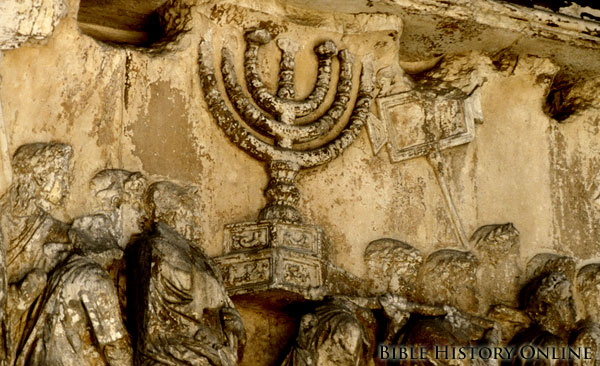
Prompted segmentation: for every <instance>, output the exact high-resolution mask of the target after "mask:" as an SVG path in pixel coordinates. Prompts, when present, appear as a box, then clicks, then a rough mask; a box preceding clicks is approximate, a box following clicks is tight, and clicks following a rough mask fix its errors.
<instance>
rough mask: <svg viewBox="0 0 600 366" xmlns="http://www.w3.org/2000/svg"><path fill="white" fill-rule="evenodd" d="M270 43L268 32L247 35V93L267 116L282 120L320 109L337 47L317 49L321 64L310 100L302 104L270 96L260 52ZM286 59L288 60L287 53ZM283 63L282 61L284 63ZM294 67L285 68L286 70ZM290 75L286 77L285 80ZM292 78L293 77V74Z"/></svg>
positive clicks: (324, 45) (329, 44) (329, 45)
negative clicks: (283, 117) (261, 71)
mask: <svg viewBox="0 0 600 366" xmlns="http://www.w3.org/2000/svg"><path fill="white" fill-rule="evenodd" d="M270 41H271V35H270V33H268V32H267V31H266V30H263V29H259V30H255V31H251V32H248V33H246V42H247V45H246V51H245V53H244V59H245V63H244V71H245V77H246V84H247V86H248V91H250V94H251V95H252V98H253V99H254V101H255V102H256V104H257V105H258V106H259V107H260V108H262V109H263V110H265V111H266V112H267V113H269V114H271V115H274V116H282V115H284V114H285V113H290V112H291V113H293V115H294V116H295V117H301V116H306V115H308V114H310V113H312V112H314V111H315V110H317V109H318V108H319V106H320V105H321V104H322V103H323V101H324V100H325V96H326V95H327V92H328V90H329V84H330V82H331V59H332V57H333V56H335V55H337V52H338V51H337V47H336V45H335V43H333V41H325V42H323V43H322V44H320V45H318V46H317V47H315V54H316V55H317V58H318V60H319V64H318V70H317V81H316V83H315V87H314V88H313V90H312V92H311V93H310V95H309V96H308V97H306V98H305V99H304V100H302V101H296V100H288V99H285V98H280V97H278V96H275V95H273V94H271V93H270V92H269V91H268V89H267V87H266V86H265V84H264V83H263V82H262V79H261V77H260V75H259V72H258V63H259V62H258V50H259V48H260V46H262V45H264V44H267V43H269V42H270ZM283 57H284V58H289V57H290V56H289V52H288V55H286V52H284V55H283ZM282 62H283V61H282ZM290 66H291V65H288V64H286V66H284V67H285V68H289V67H290ZM289 75H290V74H289V73H286V76H285V78H289V77H290V76H289ZM292 75H293V74H292Z"/></svg>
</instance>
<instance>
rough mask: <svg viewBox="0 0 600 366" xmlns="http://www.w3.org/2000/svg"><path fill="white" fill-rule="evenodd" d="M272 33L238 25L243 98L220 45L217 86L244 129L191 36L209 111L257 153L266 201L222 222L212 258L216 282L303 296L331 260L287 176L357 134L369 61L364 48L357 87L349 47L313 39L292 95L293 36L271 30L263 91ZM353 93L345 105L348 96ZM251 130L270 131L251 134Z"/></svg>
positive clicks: (321, 160)
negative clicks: (300, 87)
mask: <svg viewBox="0 0 600 366" xmlns="http://www.w3.org/2000/svg"><path fill="white" fill-rule="evenodd" d="M272 38H273V37H272V35H271V32H270V31H269V30H267V29H252V30H249V31H247V32H246V33H245V35H244V39H245V42H246V48H245V52H244V54H243V56H244V76H245V81H246V86H247V89H248V92H249V94H250V95H251V97H252V98H251V99H252V100H250V98H248V97H247V96H246V94H245V92H244V90H243V88H242V86H241V85H240V83H239V82H238V80H237V75H236V72H235V64H234V59H235V57H234V55H233V53H232V51H231V50H230V49H229V48H227V47H223V48H222V51H221V55H222V56H221V75H222V83H223V85H224V88H225V91H226V96H227V97H228V99H229V101H230V102H231V104H232V105H233V107H234V110H235V112H236V113H237V115H238V116H239V117H240V118H241V119H242V120H243V122H244V124H245V125H247V126H248V127H249V128H250V129H251V130H252V131H253V132H250V130H249V129H247V128H246V127H245V126H244V124H241V123H240V122H238V120H237V119H236V116H235V115H234V113H233V112H232V111H231V110H230V109H229V107H228V106H227V104H226V103H225V100H224V99H223V96H222V94H221V92H220V90H219V88H218V85H219V81H218V78H217V75H216V72H215V68H214V66H213V63H214V61H213V59H214V56H213V52H214V51H213V49H212V43H211V42H210V41H209V40H206V39H205V40H203V41H202V42H201V44H200V46H199V57H198V63H199V72H200V81H201V83H202V89H203V91H204V98H205V100H206V102H207V104H208V109H209V111H210V112H211V114H212V116H213V117H214V119H215V121H216V123H217V125H218V126H219V127H220V128H221V129H222V130H223V132H224V133H225V134H226V135H227V137H228V138H229V139H230V140H231V141H232V142H233V143H234V144H236V145H237V146H238V147H240V148H241V149H242V150H244V151H245V152H247V153H248V154H249V155H251V156H252V157H254V158H256V159H258V160H260V161H264V162H265V163H266V170H267V173H268V175H269V183H268V185H267V188H266V189H265V197H266V199H267V205H266V206H265V207H264V208H263V209H262V210H261V211H260V213H259V215H258V221H256V222H247V223H240V224H233V225H228V226H227V227H226V228H225V232H226V234H225V254H224V255H223V256H221V257H219V258H218V259H217V262H218V263H219V265H220V266H221V267H222V268H223V271H224V272H225V277H226V278H225V283H226V285H227V287H228V290H230V291H231V293H232V294H241V293H251V292H260V291H265V290H271V289H279V290H283V291H285V292H289V293H291V294H293V295H294V296H299V297H301V298H307V299H308V298H311V295H310V293H311V292H310V290H311V288H315V287H320V286H325V285H326V283H327V282H328V279H327V277H326V274H327V273H328V271H326V267H327V266H332V264H331V263H329V262H328V259H327V258H326V256H325V253H323V250H322V242H323V238H322V237H323V234H322V232H321V229H320V228H319V227H317V226H313V225H308V224H303V223H302V218H301V215H300V213H299V212H298V211H297V209H296V205H297V203H298V202H299V199H300V191H299V190H298V188H297V187H296V185H295V179H296V176H297V175H298V172H299V171H300V169H303V168H312V167H316V166H319V165H323V164H325V163H328V162H329V161H331V160H333V159H335V158H336V157H337V156H339V155H340V154H341V153H342V152H343V151H344V150H345V149H346V148H347V147H348V146H349V145H350V144H352V142H353V141H354V140H355V139H356V137H357V136H358V134H359V133H360V131H361V129H362V126H363V125H364V124H365V122H366V119H367V116H368V113H369V110H370V107H371V102H372V99H373V95H372V94H373V81H374V80H373V79H374V75H373V67H372V64H371V61H370V60H369V58H368V57H363V59H362V67H361V74H360V78H359V85H358V87H357V88H356V87H355V86H354V85H353V84H354V81H353V64H354V61H355V56H354V55H353V54H352V53H351V52H350V51H349V50H347V49H342V50H338V47H337V45H336V44H335V43H334V42H333V41H331V40H327V41H324V42H322V43H320V44H318V45H317V46H316V47H315V48H314V53H315V55H316V57H317V65H318V66H317V67H318V70H317V79H316V82H315V85H314V88H313V89H312V91H311V92H310V94H309V95H308V96H307V97H306V98H304V99H303V100H297V99H295V86H294V75H295V71H294V70H295V61H294V58H295V54H294V53H295V52H296V51H298V45H297V44H296V42H295V41H293V40H289V39H286V38H279V39H278V40H277V46H278V47H279V49H280V50H281V52H282V57H281V61H280V65H279V66H280V69H279V81H278V90H277V93H276V94H272V93H271V92H269V91H268V89H267V87H266V86H265V84H264V83H263V81H262V79H261V76H260V73H259V69H258V64H259V59H258V54H259V49H260V48H261V47H262V46H265V45H267V44H269V43H270V42H271V41H272ZM336 57H337V61H338V63H339V77H338V80H337V88H336V90H335V97H334V100H333V102H332V104H331V105H330V107H329V109H327V110H326V111H325V112H324V113H323V114H322V115H321V116H315V115H314V113H313V112H315V111H316V110H317V109H319V107H320V106H321V105H322V104H323V101H324V99H325V96H326V95H327V94H328V91H329V89H330V88H331V86H330V84H331V83H330V81H331V79H332V77H331V76H332V75H331V73H332V60H333V59H334V58H336ZM354 96H356V100H355V102H354V105H353V106H349V102H350V100H351V99H352V98H353V97H354ZM347 111H351V112H352V113H351V115H350V117H349V119H348V120H347V121H346V124H345V125H344V127H343V129H342V130H341V131H339V132H337V133H336V135H335V137H334V138H333V139H331V140H330V141H324V142H323V141H322V140H323V139H324V138H325V137H326V136H327V135H328V134H330V132H331V131H332V130H334V129H335V127H336V126H338V125H343V123H342V122H340V121H341V117H342V116H343V115H344V113H345V112H347ZM302 117H306V118H308V119H309V121H308V122H307V121H304V120H302ZM338 127H339V126H338ZM254 132H256V133H258V134H260V135H261V136H263V137H266V138H268V139H270V140H268V141H267V140H264V139H262V138H259V137H257V136H255V135H254ZM306 142H313V143H316V144H317V145H316V146H314V147H312V148H309V149H302V148H299V146H300V145H299V144H302V143H306ZM338 273H339V271H338ZM346 277H351V276H350V275H347V276H346ZM233 279H235V281H234V280H233Z"/></svg>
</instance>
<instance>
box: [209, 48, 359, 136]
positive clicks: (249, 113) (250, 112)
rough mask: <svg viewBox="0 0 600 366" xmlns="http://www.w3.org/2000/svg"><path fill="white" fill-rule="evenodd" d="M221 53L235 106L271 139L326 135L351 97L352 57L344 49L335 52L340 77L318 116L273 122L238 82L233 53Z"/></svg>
mask: <svg viewBox="0 0 600 366" xmlns="http://www.w3.org/2000/svg"><path fill="white" fill-rule="evenodd" d="M222 55H223V56H222V58H221V72H222V74H223V82H224V84H225V90H226V92H227V94H228V97H229V99H230V100H231V102H232V104H233V106H234V108H235V109H236V111H237V112H238V113H239V114H240V115H241V116H242V118H243V119H244V121H246V123H248V124H249V125H250V126H253V127H256V129H257V130H258V131H259V132H261V133H262V134H263V135H265V136H266V137H270V138H274V139H275V140H276V141H278V142H281V141H283V140H289V141H290V142H291V143H300V142H306V141H311V140H314V139H316V138H318V137H320V136H323V135H325V134H327V133H328V132H329V131H331V129H332V128H333V126H335V125H336V123H337V122H338V121H339V119H340V117H341V116H342V115H343V113H344V111H345V110H346V107H347V104H348V101H349V100H350V96H351V95H350V94H351V91H352V65H353V60H354V57H353V56H352V55H351V54H350V52H348V51H346V50H344V51H342V52H340V53H339V55H338V56H339V58H340V78H339V81H338V87H337V91H336V96H335V98H334V102H333V104H332V106H331V107H330V108H329V110H328V111H327V113H326V114H325V115H324V116H322V117H321V118H319V119H317V120H316V121H314V122H310V123H307V124H303V125H295V124H288V123H284V122H280V121H276V120H274V119H271V118H269V117H268V116H267V115H266V114H265V113H264V112H262V111H261V110H259V109H258V108H256V107H255V106H254V105H253V104H252V102H251V101H250V100H249V99H248V98H247V97H246V95H245V94H244V92H243V90H242V87H241V86H240V84H239V82H238V81H237V77H236V74H235V69H234V65H233V55H232V54H231V52H230V51H229V50H228V49H226V48H223V51H222ZM282 146H283V145H282ZM283 147H291V146H283Z"/></svg>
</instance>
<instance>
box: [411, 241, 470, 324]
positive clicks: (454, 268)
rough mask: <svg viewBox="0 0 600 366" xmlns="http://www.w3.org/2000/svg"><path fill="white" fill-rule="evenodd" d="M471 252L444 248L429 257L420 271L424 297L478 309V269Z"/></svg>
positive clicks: (438, 301) (465, 309)
mask: <svg viewBox="0 0 600 366" xmlns="http://www.w3.org/2000/svg"><path fill="white" fill-rule="evenodd" d="M478 266H479V261H478V260H477V258H475V256H474V255H473V254H472V253H471V252H461V251H458V250H453V249H442V250H438V251H436V252H433V253H432V254H430V255H429V257H427V259H426V260H425V263H424V264H423V266H422V267H421V270H420V271H419V284H420V286H421V296H422V300H423V301H425V302H428V303H433V304H436V305H451V306H454V307H456V308H458V309H460V310H463V311H466V312H473V313H474V312H477V311H478V310H479V292H478V291H477V269H478Z"/></svg>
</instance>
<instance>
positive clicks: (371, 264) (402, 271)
mask: <svg viewBox="0 0 600 366" xmlns="http://www.w3.org/2000/svg"><path fill="white" fill-rule="evenodd" d="M364 259H365V262H366V264H367V270H368V272H369V289H370V291H371V294H373V295H381V294H384V293H392V294H397V295H402V296H406V297H408V298H413V297H414V292H415V290H416V282H417V274H418V272H419V268H420V267H421V264H422V263H423V257H422V255H421V251H420V250H418V249H416V248H414V247H412V246H411V245H409V244H406V243H404V242H401V241H399V240H394V239H387V238H386V239H378V240H375V241H373V242H371V243H370V244H369V245H368V246H367V249H365V254H364Z"/></svg>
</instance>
